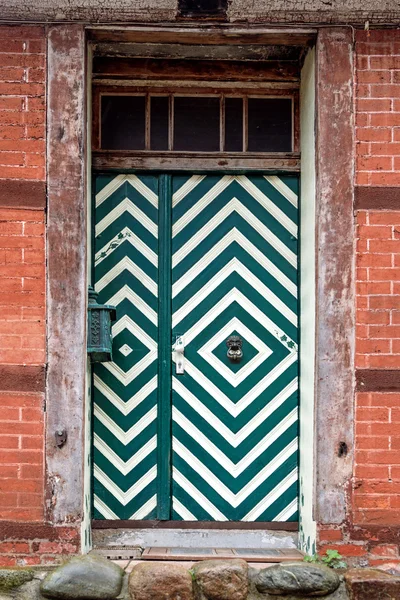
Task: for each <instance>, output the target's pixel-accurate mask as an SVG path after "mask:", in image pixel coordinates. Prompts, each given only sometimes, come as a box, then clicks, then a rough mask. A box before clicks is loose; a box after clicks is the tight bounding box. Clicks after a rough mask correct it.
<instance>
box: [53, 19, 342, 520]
mask: <svg viewBox="0 0 400 600" xmlns="http://www.w3.org/2000/svg"><path fill="white" fill-rule="evenodd" d="M170 29H171V30H172V31H167V29H166V28H161V29H158V32H159V39H160V40H161V39H164V40H165V41H168V40H169V41H172V40H173V41H176V39H177V37H178V36H179V28H176V29H175V28H170ZM154 30H155V28H146V27H142V28H136V30H135V31H134V35H135V40H136V41H140V39H143V40H147V41H148V40H149V36H153V39H154ZM210 31H211V32H213V30H212V28H208V30H204V29H202V30H201V32H198V31H197V32H196V31H195V30H194V29H191V30H190V31H188V30H186V31H183V30H181V32H182V36H183V37H185V36H186V39H190V41H191V42H192V43H193V39H194V38H196V35H197V36H198V37H199V39H201V40H202V43H211V42H212V43H228V44H232V43H233V44H237V43H243V37H245V36H246V34H248V35H249V37H248V40H251V41H252V42H253V43H254V42H255V41H256V43H276V40H277V37H278V36H280V42H279V43H284V42H285V40H286V43H289V44H290V40H291V41H292V43H296V44H301V43H304V44H309V43H310V39H312V37H313V36H312V33H310V31H308V32H307V33H306V34H302V33H300V34H299V32H298V30H297V31H296V30H295V31H290V30H287V31H284V32H282V30H279V31H278V30H275V31H273V30H272V31H271V30H269V32H268V33H265V31H264V33H260V32H259V31H258V32H252V33H251V32H250V33H249V30H244V31H243V30H240V29H237V30H227V29H225V30H224V31H223V32H221V31H217V32H214V34H215V35H214V36H212V35H211V34H210ZM90 36H91V37H92V38H93V37H96V38H97V40H98V39H99V38H100V37H101V38H102V40H103V41H113V40H115V41H116V40H117V39H119V40H120V41H121V36H122V37H123V36H125V37H126V38H127V41H131V40H132V31H131V32H129V35H128V34H127V33H126V31H125V30H124V31H122V32H115V31H113V30H112V29H105V28H103V29H101V30H99V31H97V33H96V32H93V30H92V31H91V33H90ZM168 36H169V37H168ZM260 36H261V37H260ZM318 37H319V39H318V43H317V89H316V93H317V145H316V149H317V196H316V201H317V202H316V205H317V248H318V261H317V308H316V321H317V334H316V344H317V356H316V381H317V384H316V396H315V398H316V437H317V441H316V477H317V486H316V513H315V516H316V518H317V520H318V521H320V522H322V523H341V522H344V521H345V520H346V518H347V516H348V515H347V514H346V506H347V498H346V486H347V485H348V482H349V481H350V478H351V473H352V452H351V449H352V444H353V433H352V431H353V388H354V373H353V347H354V341H353V338H354V314H353V312H354V308H353V307H354V303H353V299H354V298H353V296H354V269H353V256H354V254H353V243H354V242H353V240H354V226H353V178H352V175H353V119H352V78H353V72H352V40H351V33H350V30H349V29H346V28H323V29H321V30H320V32H319V36H318ZM271 40H274V41H271ZM85 52H86V51H85V31H84V28H83V26H81V25H67V24H66V25H58V26H51V27H50V28H49V32H48V145H47V155H48V230H47V257H48V289H47V292H48V296H47V297H48V308H47V314H48V373H47V441H46V465H47V475H46V476H47V493H48V495H47V497H48V502H47V520H48V521H49V522H51V523H53V524H55V525H57V524H58V525H60V524H63V523H69V524H71V525H76V526H77V527H78V526H80V524H81V521H82V515H83V469H84V467H83V464H84V461H85V455H84V452H85V451H84V447H85V446H84V435H83V429H84V428H83V423H84V419H85V414H84V397H85V364H86V331H85V330H86V293H87V280H86V260H85V258H86V197H85V177H86V173H85V164H86V161H85V139H86V132H85V118H86V117H85V114H86V110H85V83H86V76H85ZM338 98H339V99H340V102H338ZM116 166H117V165H116ZM223 166H224V167H225V168H226V165H223ZM279 168H283V165H281V166H280V167H279ZM333 343H334V344H335V347H334V348H332V344H333ZM64 428H66V429H67V431H68V441H67V444H66V445H65V446H64V447H63V448H62V449H58V448H57V447H56V445H55V440H54V433H55V431H56V430H57V429H64ZM342 441H345V442H346V444H347V447H348V448H349V453H348V455H347V456H341V457H339V456H338V452H337V451H338V445H339V444H340V442H342ZM77 490H82V494H80V493H77Z"/></svg>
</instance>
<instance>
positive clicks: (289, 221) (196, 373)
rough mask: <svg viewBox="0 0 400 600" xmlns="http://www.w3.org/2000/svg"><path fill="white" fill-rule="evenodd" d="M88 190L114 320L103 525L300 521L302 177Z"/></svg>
mask: <svg viewBox="0 0 400 600" xmlns="http://www.w3.org/2000/svg"><path fill="white" fill-rule="evenodd" d="M95 191H96V207H95V213H94V214H95V224H96V235H95V252H96V260H95V267H94V280H95V286H96V289H97V291H98V292H99V294H100V295H99V301H101V302H104V303H109V304H115V305H116V306H117V322H116V323H115V325H114V327H113V334H114V340H113V354H114V363H104V364H102V365H96V366H95V370H94V424H93V430H94V444H93V450H94V452H93V460H94V467H93V475H94V477H93V480H94V517H95V518H98V519H101V518H106V519H124V520H125V519H137V520H142V519H156V518H157V519H177V520H205V521H210V520H220V521H224V520H232V521H239V520H246V521H295V520H297V518H298V515H297V503H298V498H297V495H298V481H297V464H298V450H297V437H298V416H297V410H298V385H297V377H298V360H297V343H298V329H297V314H298V300H297V287H298V271H297V266H298V241H297V223H298V208H297V197H298V178H297V176H280V177H277V176H265V177H264V176H262V175H247V176H246V175H237V176H230V175H221V174H218V173H215V174H208V175H193V176H191V175H150V174H147V175H146V174H139V175H133V174H126V175H123V174H121V175H117V176H115V174H114V175H101V176H98V177H96V181H95ZM232 334H236V335H240V336H241V338H242V339H243V352H244V355H243V360H242V361H241V363H240V364H234V363H230V362H229V360H227V356H226V352H227V347H226V339H227V338H228V336H229V335H232ZM177 335H183V338H184V343H185V373H184V375H175V367H174V363H173V362H172V361H171V351H172V343H173V342H174V341H175V338H176V336H177ZM171 388H173V392H172V405H171Z"/></svg>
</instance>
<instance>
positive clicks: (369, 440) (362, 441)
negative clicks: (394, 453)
mask: <svg viewBox="0 0 400 600" xmlns="http://www.w3.org/2000/svg"><path fill="white" fill-rule="evenodd" d="M356 447H357V448H358V449H359V450H389V436H387V437H377V436H358V437H357V438H356Z"/></svg>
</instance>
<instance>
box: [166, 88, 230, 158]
mask: <svg viewBox="0 0 400 600" xmlns="http://www.w3.org/2000/svg"><path fill="white" fill-rule="evenodd" d="M174 150H187V151H193V152H218V150H219V98H194V97H185V98H182V97H176V98H175V100H174Z"/></svg>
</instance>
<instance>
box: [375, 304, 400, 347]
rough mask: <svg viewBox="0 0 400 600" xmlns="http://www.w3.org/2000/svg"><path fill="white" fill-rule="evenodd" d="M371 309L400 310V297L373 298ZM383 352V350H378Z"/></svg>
mask: <svg viewBox="0 0 400 600" xmlns="http://www.w3.org/2000/svg"><path fill="white" fill-rule="evenodd" d="M369 307H370V308H373V309H374V308H377V309H382V308H400V296H371V297H370V298H369ZM378 351H380V352H383V350H378Z"/></svg>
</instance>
